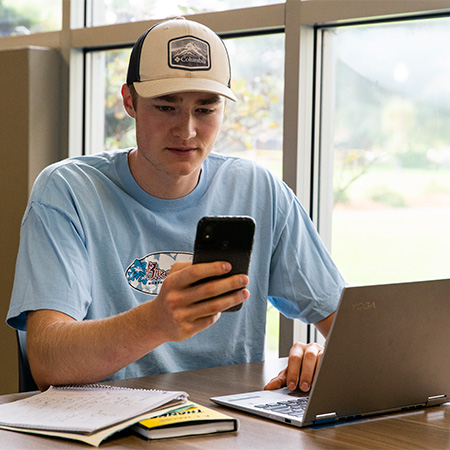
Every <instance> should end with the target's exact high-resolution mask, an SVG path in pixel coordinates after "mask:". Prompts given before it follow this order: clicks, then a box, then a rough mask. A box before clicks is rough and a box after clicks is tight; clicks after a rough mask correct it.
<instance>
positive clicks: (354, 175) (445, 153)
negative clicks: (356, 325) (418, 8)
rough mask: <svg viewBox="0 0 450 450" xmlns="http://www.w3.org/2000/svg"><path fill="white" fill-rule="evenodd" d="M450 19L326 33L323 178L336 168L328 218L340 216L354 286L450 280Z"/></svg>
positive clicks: (335, 222)
mask: <svg viewBox="0 0 450 450" xmlns="http://www.w3.org/2000/svg"><path fill="white" fill-rule="evenodd" d="M449 25H450V19H449V18H439V19H429V20H414V21H407V22H396V23H380V24H372V25H369V24H368V25H360V26H350V27H342V28H326V29H324V30H323V31H322V32H321V33H322V36H323V41H322V45H323V49H324V58H323V61H324V64H323V67H322V73H323V79H322V81H323V90H322V92H323V105H322V111H323V113H322V129H323V130H325V131H324V132H323V133H322V147H321V153H320V155H321V164H322V169H323V170H324V172H323V173H322V177H321V179H322V180H323V179H325V180H326V178H327V176H328V174H330V173H331V172H332V171H333V170H334V172H333V175H332V180H333V181H332V183H327V182H326V181H325V182H324V183H322V191H321V192H322V199H323V200H324V202H325V203H326V200H325V199H326V198H332V201H330V202H329V203H328V205H322V211H323V214H325V217H324V218H323V217H322V215H321V217H320V219H324V220H320V222H322V221H324V222H325V223H328V224H329V223H330V221H329V218H328V217H329V216H327V214H329V215H331V216H332V221H331V224H332V225H331V230H328V234H329V236H328V237H331V251H332V255H333V257H334V259H335V261H336V263H337V265H338V266H339V268H340V269H341V271H342V273H343V275H344V277H345V278H346V279H347V281H348V282H349V283H350V284H366V283H384V282H397V281H409V280H417V279H426V278H445V277H448V276H449V267H450V238H449V235H448V230H449V229H450V208H449V205H450V97H449V89H450V88H449V84H448V80H449V79H450V50H449V49H448V48H447V47H446V46H445V45H443V43H444V42H446V41H447V40H448V29H449ZM330 110H331V111H332V113H331V114H329V111H330ZM327 171H328V172H327ZM328 179H329V180H331V177H329V178H328ZM331 191H332V194H330V193H331ZM327 208H328V212H326V209H327ZM330 209H332V212H331V211H330Z"/></svg>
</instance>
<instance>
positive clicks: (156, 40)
mask: <svg viewBox="0 0 450 450" xmlns="http://www.w3.org/2000/svg"><path fill="white" fill-rule="evenodd" d="M230 83H231V70H230V60H229V58H228V52H227V49H226V47H225V44H224V43H223V41H222V39H220V38H219V36H217V34H216V33H214V32H213V31H212V30H210V29H209V28H208V27H206V26H204V25H201V24H199V23H197V22H193V21H191V20H187V19H185V18H184V17H179V18H176V19H171V20H166V21H164V22H160V23H157V24H156V25H154V26H153V27H152V28H150V29H149V30H147V31H146V32H145V33H144V34H143V35H142V36H141V37H140V38H139V39H138V40H137V41H136V43H135V44H134V47H133V50H132V52H131V58H130V63H129V65H128V74H127V84H128V85H131V84H133V86H134V88H135V89H136V92H137V93H138V95H140V96H141V97H147V98H149V97H160V96H163V95H168V94H174V93H177V92H212V93H215V94H220V95H223V96H225V97H227V98H229V99H231V100H233V101H236V100H237V99H236V96H235V95H234V94H233V92H232V91H231V89H230Z"/></svg>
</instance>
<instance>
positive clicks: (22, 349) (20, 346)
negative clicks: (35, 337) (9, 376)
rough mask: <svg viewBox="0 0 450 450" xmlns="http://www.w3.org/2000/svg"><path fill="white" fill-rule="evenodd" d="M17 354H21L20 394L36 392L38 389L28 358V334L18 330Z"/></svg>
mask: <svg viewBox="0 0 450 450" xmlns="http://www.w3.org/2000/svg"><path fill="white" fill-rule="evenodd" d="M16 336H17V350H18V351H17V353H18V354H19V392H28V391H36V390H38V387H37V385H36V383H35V382H34V379H33V375H31V370H30V364H29V363H28V357H27V332H26V331H22V330H16Z"/></svg>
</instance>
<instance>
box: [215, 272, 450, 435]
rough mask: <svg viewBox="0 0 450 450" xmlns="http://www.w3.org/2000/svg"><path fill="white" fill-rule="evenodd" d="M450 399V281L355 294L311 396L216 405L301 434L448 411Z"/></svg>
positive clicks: (243, 396) (228, 399)
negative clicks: (434, 409) (378, 417)
mask: <svg viewBox="0 0 450 450" xmlns="http://www.w3.org/2000/svg"><path fill="white" fill-rule="evenodd" d="M449 397H450V280H433V281H420V282H411V283H398V284H384V285H375V286H353V287H347V288H345V289H344V291H343V293H342V297H341V300H340V303H339V307H338V310H337V314H336V317H335V320H334V322H333V326H332V328H331V332H330V335H329V337H328V339H327V342H326V346H325V351H324V355H323V357H322V360H321V363H320V366H319V368H318V372H317V376H316V378H315V380H314V383H313V386H312V389H311V392H310V394H309V396H305V394H303V393H301V392H300V391H296V392H295V391H294V392H291V391H289V390H288V389H287V388H284V389H279V390H276V391H257V392H247V393H237V394H235V395H225V396H220V397H213V398H211V400H212V401H213V402H216V403H218V404H220V405H224V406H228V407H231V408H236V409H239V410H242V411H246V412H249V413H252V414H257V415H259V416H263V417H266V418H269V419H273V420H277V421H280V422H284V423H287V424H291V425H294V426H298V427H303V426H310V425H318V424H321V423H327V422H333V421H337V420H352V419H357V418H361V417H365V416H368V415H374V414H382V413H388V412H394V411H408V410H411V409H416V408H425V407H428V406H435V405H440V404H442V403H444V402H447V401H449Z"/></svg>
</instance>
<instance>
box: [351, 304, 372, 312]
mask: <svg viewBox="0 0 450 450" xmlns="http://www.w3.org/2000/svg"><path fill="white" fill-rule="evenodd" d="M352 306H353V311H367V310H370V309H375V308H376V306H377V305H376V303H375V302H359V303H353V305H352Z"/></svg>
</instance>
